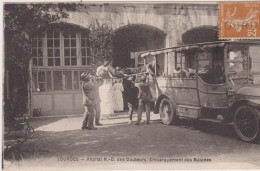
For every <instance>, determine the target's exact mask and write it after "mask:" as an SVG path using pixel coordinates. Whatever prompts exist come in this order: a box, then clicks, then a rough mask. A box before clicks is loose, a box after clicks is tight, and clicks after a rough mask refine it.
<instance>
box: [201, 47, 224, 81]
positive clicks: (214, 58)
mask: <svg viewBox="0 0 260 171" xmlns="http://www.w3.org/2000/svg"><path fill="white" fill-rule="evenodd" d="M198 61H199V65H198V73H199V76H200V77H201V78H202V80H203V81H204V82H206V83H208V84H221V83H224V82H225V77H224V67H223V66H224V65H223V64H224V53H223V48H217V47H214V48H207V49H204V50H201V51H199V52H198Z"/></svg>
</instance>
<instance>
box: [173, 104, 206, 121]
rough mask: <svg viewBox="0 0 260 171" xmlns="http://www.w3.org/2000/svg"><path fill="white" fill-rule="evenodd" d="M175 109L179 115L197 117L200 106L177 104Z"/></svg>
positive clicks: (199, 113) (199, 112)
mask: <svg viewBox="0 0 260 171" xmlns="http://www.w3.org/2000/svg"><path fill="white" fill-rule="evenodd" d="M176 111H177V115H178V116H180V117H185V118H193V119H198V118H199V117H200V116H201V113H202V107H195V106H186V105H177V106H176Z"/></svg>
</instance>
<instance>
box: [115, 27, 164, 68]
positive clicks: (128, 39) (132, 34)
mask: <svg viewBox="0 0 260 171" xmlns="http://www.w3.org/2000/svg"><path fill="white" fill-rule="evenodd" d="M165 39H166V33H164V32H163V31H162V30H160V29H158V28H155V27H153V26H149V25H144V24H131V25H127V26H124V27H121V28H119V29H117V30H115V34H114V36H113V65H114V66H120V67H134V66H135V58H134V52H138V51H145V50H150V49H158V48H163V47H165V44H166V43H165Z"/></svg>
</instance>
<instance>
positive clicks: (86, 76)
mask: <svg viewBox="0 0 260 171" xmlns="http://www.w3.org/2000/svg"><path fill="white" fill-rule="evenodd" d="M91 77H92V75H91V74H89V73H87V72H83V73H82V74H81V75H80V78H81V79H82V80H84V81H88V80H89V79H90V78H91Z"/></svg>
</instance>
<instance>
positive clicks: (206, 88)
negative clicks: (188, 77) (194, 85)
mask: <svg viewBox="0 0 260 171" xmlns="http://www.w3.org/2000/svg"><path fill="white" fill-rule="evenodd" d="M198 81H199V84H198V90H199V99H200V105H201V106H202V107H208V108H225V107H227V106H228V104H227V85H226V84H216V85H209V84H205V83H204V82H203V81H202V80H201V79H198Z"/></svg>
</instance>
